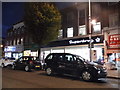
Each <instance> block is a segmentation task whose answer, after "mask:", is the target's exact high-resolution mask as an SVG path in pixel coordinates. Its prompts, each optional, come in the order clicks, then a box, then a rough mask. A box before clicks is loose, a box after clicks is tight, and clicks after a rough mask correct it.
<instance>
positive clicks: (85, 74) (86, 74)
mask: <svg viewBox="0 0 120 90" xmlns="http://www.w3.org/2000/svg"><path fill="white" fill-rule="evenodd" d="M82 79H83V80H84V81H91V80H92V75H91V73H90V72H88V71H84V72H82Z"/></svg>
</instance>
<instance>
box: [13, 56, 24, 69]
mask: <svg viewBox="0 0 120 90" xmlns="http://www.w3.org/2000/svg"><path fill="white" fill-rule="evenodd" d="M23 61H24V58H23V57H21V58H19V59H18V60H17V61H16V62H15V65H16V67H17V68H20V69H21V68H23V67H24V64H23Z"/></svg>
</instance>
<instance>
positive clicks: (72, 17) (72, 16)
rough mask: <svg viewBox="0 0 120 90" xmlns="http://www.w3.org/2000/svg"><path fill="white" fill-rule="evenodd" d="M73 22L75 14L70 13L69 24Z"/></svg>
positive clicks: (68, 16)
mask: <svg viewBox="0 0 120 90" xmlns="http://www.w3.org/2000/svg"><path fill="white" fill-rule="evenodd" d="M73 20H74V14H73V12H69V13H68V14H67V23H68V24H69V23H71V22H73Z"/></svg>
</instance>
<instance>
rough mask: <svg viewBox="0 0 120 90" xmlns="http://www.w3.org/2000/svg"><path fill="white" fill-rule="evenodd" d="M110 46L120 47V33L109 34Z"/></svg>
mask: <svg viewBox="0 0 120 90" xmlns="http://www.w3.org/2000/svg"><path fill="white" fill-rule="evenodd" d="M108 44H109V48H120V34H114V35H110V36H109V43H108Z"/></svg>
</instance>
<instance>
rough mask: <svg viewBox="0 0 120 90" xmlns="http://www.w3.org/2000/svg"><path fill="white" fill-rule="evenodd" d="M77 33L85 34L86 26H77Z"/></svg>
mask: <svg viewBox="0 0 120 90" xmlns="http://www.w3.org/2000/svg"><path fill="white" fill-rule="evenodd" d="M79 35H86V26H85V25H81V26H79Z"/></svg>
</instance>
